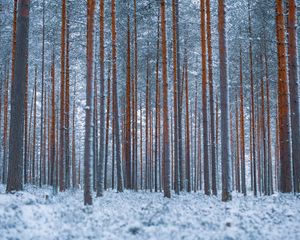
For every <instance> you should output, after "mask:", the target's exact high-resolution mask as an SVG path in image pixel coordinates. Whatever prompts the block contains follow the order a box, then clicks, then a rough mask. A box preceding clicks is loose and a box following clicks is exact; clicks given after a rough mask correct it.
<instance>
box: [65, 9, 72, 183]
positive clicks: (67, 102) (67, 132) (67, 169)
mask: <svg viewBox="0 0 300 240" xmlns="http://www.w3.org/2000/svg"><path fill="white" fill-rule="evenodd" d="M66 14H67V19H66V50H65V51H66V53H65V54H66V69H65V70H66V76H65V77H66V78H65V89H66V96H65V97H66V98H65V119H64V120H65V126H64V129H65V139H64V140H65V163H66V166H65V188H70V185H71V183H70V180H71V178H70V63H69V62H70V61H69V52H70V40H69V38H70V21H69V18H70V16H69V15H70V14H69V5H68V9H67V13H66Z"/></svg>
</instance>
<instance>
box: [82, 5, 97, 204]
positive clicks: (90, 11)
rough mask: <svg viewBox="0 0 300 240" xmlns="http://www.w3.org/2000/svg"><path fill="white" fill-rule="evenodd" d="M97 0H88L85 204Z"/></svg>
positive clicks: (88, 182) (87, 201)
mask: <svg viewBox="0 0 300 240" xmlns="http://www.w3.org/2000/svg"><path fill="white" fill-rule="evenodd" d="M94 12H95V0H88V2H87V80H86V81H87V82H86V107H85V113H86V115H85V138H84V139H85V140H84V205H92V203H93V201H92V195H91V170H90V165H91V161H92V156H91V147H92V112H93V110H92V99H93V98H92V97H93V92H92V88H93V55H94V53H93V37H94Z"/></svg>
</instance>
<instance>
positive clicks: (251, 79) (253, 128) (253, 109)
mask: <svg viewBox="0 0 300 240" xmlns="http://www.w3.org/2000/svg"><path fill="white" fill-rule="evenodd" d="M249 54H250V82H251V116H252V117H251V129H252V167H251V169H252V176H253V183H252V184H253V191H254V196H257V183H256V182H257V180H256V137H255V102H254V77H253V57H252V27H251V9H250V2H249Z"/></svg>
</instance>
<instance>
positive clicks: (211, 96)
mask: <svg viewBox="0 0 300 240" xmlns="http://www.w3.org/2000/svg"><path fill="white" fill-rule="evenodd" d="M206 31H207V50H208V80H209V107H210V138H211V143H210V144H211V178H212V179H211V188H212V193H213V195H215V196H217V193H218V192H217V166H216V139H215V113H214V84H213V60H212V43H211V14H210V0H206Z"/></svg>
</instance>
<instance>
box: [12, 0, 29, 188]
mask: <svg viewBox="0 0 300 240" xmlns="http://www.w3.org/2000/svg"><path fill="white" fill-rule="evenodd" d="M29 5H30V1H29V0H19V2H18V19H17V33H16V34H17V35H16V55H15V56H16V62H15V66H14V67H15V70H14V81H13V83H12V95H11V96H12V98H11V117H10V137H9V146H10V147H9V165H8V180H7V188H6V191H7V192H12V191H19V190H22V189H23V137H24V136H23V135H24V97H25V88H26V86H25V83H26V65H27V61H28V58H27V56H28V29H29Z"/></svg>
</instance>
